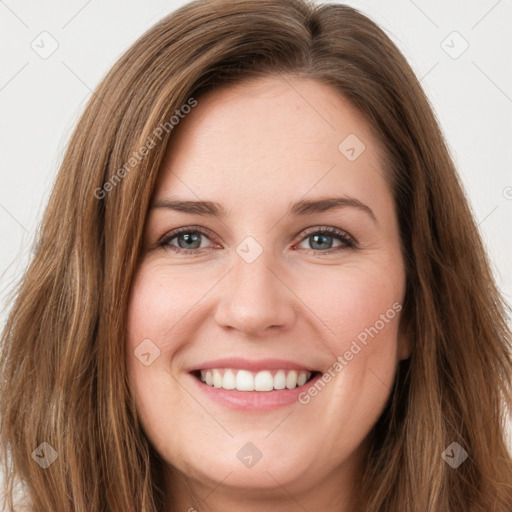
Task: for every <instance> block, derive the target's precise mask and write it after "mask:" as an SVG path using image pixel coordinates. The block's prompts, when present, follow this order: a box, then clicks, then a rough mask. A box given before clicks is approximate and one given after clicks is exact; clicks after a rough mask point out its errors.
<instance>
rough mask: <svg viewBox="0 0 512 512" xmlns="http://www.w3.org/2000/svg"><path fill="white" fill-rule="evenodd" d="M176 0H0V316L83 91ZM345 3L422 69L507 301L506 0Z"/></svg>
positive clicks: (510, 214)
mask: <svg viewBox="0 0 512 512" xmlns="http://www.w3.org/2000/svg"><path fill="white" fill-rule="evenodd" d="M184 3H185V2H183V1H176V0H175V1H170V0H167V1H164V0H144V1H142V0H140V1H134V0H129V1H126V0H124V1H121V0H108V1H105V0H104V1H99V0H89V1H86V0H66V1H64V0H60V1H57V0H53V1H35V0H29V1H25V2H23V3H21V2H16V1H15V0H4V1H2V0H0V47H1V49H2V57H3V60H2V65H1V67H0V108H1V115H0V133H1V139H0V184H1V185H0V229H1V232H0V240H1V246H0V301H1V305H2V306H3V308H2V312H1V313H0V321H1V324H0V325H3V323H4V321H5V311H4V309H5V308H8V307H9V301H8V299H7V295H6V294H7V292H8V291H10V290H11V289H12V286H13V283H14V282H15V280H16V278H17V277H18V276H19V275H20V273H22V271H23V269H24V266H25V265H26V262H27V259H28V257H29V256H30V254H31V243H32V240H33V237H34V234H35V229H36V226H37V224H38V222H39V221H40V219H41V215H42V212H43V210H44V206H45V204H46V201H47V199H48V196H49V192H50V190H51V186H52V183H53V180H54V178H55V175H56V172H57V169H58V165H59V162H60V159H61V157H62V154H63V150H64V148H65V145H66V143H67V140H68V138H69V136H70V134H71V131H72V129H73V128H74V125H75V122H76V120H77V118H78V115H79V113H80V112H81V111H82V109H83V107H84V105H85V102H86V101H87V99H88V98H89V96H90V95H91V91H92V90H94V88H95V87H96V85H97V84H98V82H99V81H100V79H101V78H102V77H103V76H104V74H105V73H106V72H107V71H108V69H109V68H110V67H111V66H112V65H113V64H114V62H115V61H116V60H117V59H118V57H120V55H121V54H122V53H123V52H124V50H126V49H127V48H128V46H129V45H130V44H131V43H133V42H134V41H135V39H136V38H137V37H138V36H139V35H141V34H142V33H143V32H145V31H146V30H147V29H148V28H150V27H151V26H152V25H153V24H154V23H155V22H157V21H158V20H159V19H161V18H162V17H163V16H165V15H166V14H168V13H169V12H171V11H172V10H174V9H175V8H176V7H179V6H181V5H183V4H184ZM346 3H348V4H349V5H352V6H354V7H356V8H359V9H360V10H361V11H362V12H363V13H365V14H367V15H368V16H370V17H371V18H372V19H373V20H375V21H376V22H377V23H378V24H379V25H380V26H382V27H383V28H384V29H385V30H386V32H387V33H388V34H389V35H390V36H391V38H392V39H393V41H395V43H396V44H397V45H398V47H399V48H400V50H401V51H402V52H403V53H404V54H405V55H406V57H407V58H408V60H409V62H410V64H411V66H412V67H413V69H414V71H415V72H416V74H417V76H418V77H419V78H421V83H422V85H423V87H424V88H425V90H426V92H427V95H428V96H429V98H430V100H431V103H432V105H433V107H434V109H435V112H436V115H437V117H438V119H439V122H440V123H441V126H442V129H443V131H444V133H445V135H446V138H447V141H448V144H449V147H450V149H451V151H452V156H453V158H454V160H455V162H456V165H457V168H458V170H459V172H460V174H461V176H462V179H463V182H464V185H465V187H466V190H467V192H468V195H469V199H470V202H471V205H472V208H473V211H474V215H475V218H476V219H477V222H478V223H479V226H480V229H481V232H482V235H483V237H484V241H485V243H486V246H487V248H488V252H489V255H490V258H491V261H492V263H493V270H494V273H495V276H496V280H497V282H498V285H499V286H500V287H501V290H502V291H503V294H504V296H505V298H506V299H507V301H508V302H509V303H510V304H512V272H511V267H512V265H511V261H512V237H511V232H512V230H511V227H512V173H511V162H512V136H511V135H512V133H511V132H512V125H511V119H512V65H511V64H512V63H511V53H512V51H511V50H512V31H511V30H510V27H512V0H499V1H497V0H472V1H462V0H458V1H456V0H451V1H448V2H447V1H441V0H436V1H426V0H414V1H413V0H393V1H387V2H378V1H376V0H374V1H373V2H371V1H349V2H346ZM45 31H46V32H48V33H49V34H50V36H40V34H41V33H42V32H45ZM454 31H456V32H458V34H460V36H461V37H460V36H459V35H457V34H455V35H454V34H453V32H454ZM41 38H46V39H45V40H44V41H45V48H46V49H48V48H50V47H51V46H50V45H51V44H52V39H54V40H55V41H56V43H55V44H58V48H57V50H56V51H55V52H54V53H53V54H52V55H50V56H49V57H48V58H46V59H43V58H41V57H40V55H38V53H36V51H34V49H33V48H32V46H31V45H34V46H35V45H37V44H39V46H42V44H43V43H41ZM443 41H444V42H443ZM466 44H468V45H469V46H468V48H467V50H466V51H465V52H464V53H462V54H461V55H460V56H459V57H458V58H452V57H453V56H457V54H458V53H459V52H460V51H461V50H462V49H463V48H464V47H465V45H466ZM41 51H42V50H41ZM449 53H451V54H452V56H450V55H449Z"/></svg>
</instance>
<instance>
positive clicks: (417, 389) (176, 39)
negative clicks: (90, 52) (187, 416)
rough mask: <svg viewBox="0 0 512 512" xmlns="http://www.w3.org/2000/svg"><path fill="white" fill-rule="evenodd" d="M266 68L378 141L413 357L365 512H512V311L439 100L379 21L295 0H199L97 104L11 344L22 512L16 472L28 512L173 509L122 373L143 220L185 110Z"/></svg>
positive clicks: (9, 400)
mask: <svg viewBox="0 0 512 512" xmlns="http://www.w3.org/2000/svg"><path fill="white" fill-rule="evenodd" d="M269 75H276V76H277V75H280V76H282V77H284V78H286V77H304V78H311V79H314V80H317V81H319V82H322V83H325V84H329V85H331V86H332V87H333V88H335V89H336V90H337V91H339V93H340V94H342V95H344V97H346V98H347V99H348V100H349V101H351V102H352V104H353V105H354V106H355V107H357V108H358V109H359V111H360V113H361V115H363V116H364V118H365V119H366V120H367V122H368V123H369V124H370V126H371V127H372V128H373V129H374V130H375V133H376V134H377V136H378V138H379V141H380V142H381V144H382V147H383V148H385V158H384V159H385V161H384V162H383V166H384V167H385V170H386V177H387V179H388V182H389V186H390V188H391V190H392V191H393V194H394V198H395V204H396V209H397V212H398V217H399V222H400V229H401V240H402V245H403V247H402V248H403V254H404V258H405V262H406V268H407V290H406V298H405V303H404V314H403V324H402V326H401V328H402V329H404V330H405V332H406V334H407V336H408V338H409V339H410V340H411V343H412V355H411V357H410V359H409V360H407V361H403V362H401V363H400V365H399V368H398V372H397V377H396V381H395V386H394V389H393V391H392V393H391V396H390V399H389V402H388V404H387V406H386V409H385V411H384V413H383V414H382V416H381V418H380V419H379V421H378V422H377V424H376V425H375V426H374V428H373V430H372V432H371V434H370V438H369V440H370V442H369V443H368V446H369V448H368V453H367V457H366V459H365V460H366V461H367V465H366V469H365V471H364V474H363V475H361V485H362V489H363V490H362V492H361V496H360V506H359V508H358V510H360V511H365V512H396V511H404V512H405V511H409V512H420V511H421V512H426V511H427V512H434V511H435V512H439V511H442V512H444V511H452V512H459V511H460V512H462V511H464V512H470V511H471V512H476V511H482V512H483V511H485V512H490V511H493V512H510V509H511V508H512V460H511V456H510V453H509V452H508V451H507V445H506V440H505V420H506V418H507V415H508V414H509V413H510V411H511V410H512V389H511V388H512V360H511V355H510V350H511V346H512V341H511V333H510V330H509V329H508V327H507V316H506V315H507V311H506V308H505V304H504V302H503V300H502V298H501V296H500V294H499V292H498V290H497V287H496V285H495V283H494V281H493V277H492V274H491V272H490V270H489V268H490V266H489V262H488V260H487V256H486V253H485V250H484V248H483V245H482V242H481V238H480V236H479V234H478V231H477V227H476V225H475V222H474V220H473V218H472V215H471V211H470V208H469V207H468V201H467V199H466V197H465V194H464V192H463V189H462V187H461V184H460V181H459V179H458V177H457V174H456V171H455V168H454V165H453V163H452V160H451V158H450V155H449V152H448V150H447V147H446V145H445V141H444V140H443V136H442V134H441V132H440V129H439V127H438V124H437V122H436V120H435V117H434V115H433V113H432V109H431V107H430V106H429V103H428V100H427V98H426V97H425V94H424V92H423V91H422V89H421V87H420V85H419V83H418V80H417V79H416V77H415V76H414V74H413V72H412V71H411V68H410V67H409V65H408V64H407V62H406V60H405V59H404V57H403V56H402V55H401V54H400V52H399V50H398V49H397V48H396V47H395V45H394V44H393V43H392V42H391V40H390V39H389V38H388V37H387V36H386V35H385V34H384V32H383V31H382V30H381V29H379V28H378V27H377V26H376V25H375V24H374V23H373V22H372V21H371V20H369V19H368V18H367V17H366V16H364V15H362V14H361V13H359V12H358V11H357V10H355V9H353V8H351V7H348V6H344V5H314V4H312V3H307V2H305V1H301V0H256V1H243V0H225V1H213V0H209V1H208V0H200V1H196V2H192V3H190V4H187V5H185V6H184V7H182V8H180V9H178V10H177V11H175V12H174V13H172V14H171V15H169V16H167V17H166V18H164V19H163V20H162V21H160V22H159V23H157V24H156V25H155V26H154V27H152V28H151V29H150V30H149V31H148V32H146V33H145V34H144V35H143V36H142V37H141V38H140V39H139V40H138V41H137V42H136V43H135V44H134V45H133V46H132V47H131V48H130V49H129V50H128V51H127V52H126V53H125V54H124V55H123V56H122V57H121V58H120V60H119V61H118V62H117V63H116V64H115V66H114V67H113V68H112V70H111V71H110V72H109V73H108V74H107V76H106V77H105V78H104V79H103V80H102V82H101V83H100V84H99V86H98V87H97V89H96V91H95V93H94V94H93V96H92V97H91V99H90V101H89V103H88V105H87V107H86V109H85V112H84V113H83V115H82V117H81V119H80V121H79V122H78V125H77V127H76V129H75V131H74V133H73V135H72V138H71V140H70V142H69V146H68V149H67V152H66V154H65V156H64V159H63V162H62V165H61V168H60V171H59V174H58V177H57V180H56V183H55V186H54V189H53V193H52V195H51V198H50V201H49V204H48V206H47V208H46V211H45V214H44V218H43V221H42V224H41V227H40V231H39V235H38V242H37V247H36V250H35V254H34V257H33V260H32V261H31V263H30V265H29V267H28V270H27V271H26V273H25V274H24V276H23V278H22V280H21V282H20V284H19V286H18V288H17V290H16V296H15V301H14V302H13V306H12V311H11V313H10V316H9V318H8V321H7V324H6V327H5V330H4V332H3V336H2V346H1V350H2V352H1V360H0V365H1V366H0V369H1V387H0V393H1V395H0V400H1V401H0V414H1V424H0V425H1V432H0V441H1V447H2V460H3V465H4V472H5V479H6V481H5V493H6V498H5V499H6V505H7V506H9V507H10V510H13V508H12V507H13V506H14V505H13V500H14V498H13V489H14V486H15V485H16V484H18V483H21V484H22V485H23V487H24V488H25V489H26V490H27V495H28V497H29V499H30V502H31V504H32V505H31V506H32V510H34V511H35V512H42V511H45V512H47V511H49V510H51V511H53V512H70V511H73V512H90V511H93V512H130V511H143V512H163V503H164V495H165V492H172V489H170V490H166V489H164V483H163V481H162V476H161V475H162V468H163V461H162V460H161V458H160V457H159V455H158V454H157V453H156V452H155V451H154V450H153V449H152V447H151V445H150V443H149V441H148V439H147V438H146V437H145V436H144V434H143V432H142V429H141V428H140V425H139V424H138V420H137V415H136V409H135V404H134V402H133V399H132V397H131V396H130V393H129V386H128V381H127V374H126V368H125V365H124V361H125V333H126V310H127V301H128V298H129V293H130V286H131V282H132V277H133V275H134V271H135V269H136V266H137V262H138V256H139V252H140V248H141V238H142V236H141V235H142V233H143V228H144V222H145V218H146V212H147V209H148V205H149V201H150V198H151V195H152V191H153V187H154V184H155V179H156V176H157V173H158V171H159V168H160V164H161V161H162V158H163V155H164V152H165V150H166V147H167V143H168V142H169V139H170V138H171V137H172V129H171V128H172V122H170V121H169V120H170V119H171V118H172V116H173V115H177V114H176V110H178V111H180V112H183V110H182V107H183V106H184V105H187V104H188V105H191V101H197V102H198V103H199V104H200V102H201V94H203V93H204V92H206V91H207V90H209V89H211V88H214V87H220V86H222V85H224V84H234V83H237V82H240V81H243V80H249V79H252V78H255V77H258V76H269ZM143 147H146V151H142V149H141V148H143ZM123 169H124V170H123ZM107 183H108V185H107ZM454 442H456V443H458V446H460V447H461V448H462V449H464V450H465V451H466V452H467V454H468V457H467V459H466V460H465V461H464V462H463V463H462V464H461V465H460V466H459V467H457V468H456V469H455V468H453V467H451V465H450V464H448V463H447V462H446V459H443V457H442V454H443V453H444V452H445V450H446V449H447V448H449V447H450V445H451V444H452V443H454ZM42 443H48V445H49V446H48V445H44V444H43V445H42ZM41 445H42V446H41ZM49 447H51V448H52V449H53V450H54V452H55V453H54V452H52V451H51V450H50V448H49ZM36 448H37V449H38V451H37V450H36ZM35 450H36V456H35V457H34V455H33V454H34V451H35ZM41 450H43V452H41ZM44 450H46V453H45V452H44ZM452 450H453V446H452ZM457 450H459V448H457ZM48 453H50V454H53V455H55V454H57V458H56V460H54V461H53V463H51V464H50V465H49V466H48V467H47V468H45V469H43V468H42V467H41V466H40V464H37V462H36V457H37V456H38V455H39V456H40V457H43V456H44V457H49V455H48ZM458 453H462V452H460V451H459V452H458ZM449 456H451V453H450V455H449Z"/></svg>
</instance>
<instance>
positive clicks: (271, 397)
mask: <svg viewBox="0 0 512 512" xmlns="http://www.w3.org/2000/svg"><path fill="white" fill-rule="evenodd" d="M188 375H189V376H190V378H191V379H193V380H194V382H195V383H196V386H199V389H200V390H201V391H202V392H203V393H204V394H205V395H206V396H207V397H208V398H209V399H211V400H213V401H215V402H218V403H220V404H222V405H224V406H226V407H229V408H231V409H237V410H254V411H271V410H274V409H279V408H280V407H285V406H287V405H290V404H293V403H295V402H297V401H298V397H299V395H300V394H301V393H303V392H304V391H306V390H307V389H308V388H309V387H310V386H312V385H313V384H315V382H316V381H317V380H318V379H320V377H321V376H322V374H321V373H318V374H317V375H315V376H314V377H313V378H312V379H311V380H310V381H308V382H306V384H304V385H303V386H300V387H297V388H295V389H282V390H274V391H237V390H236V389H234V390H228V389H223V388H216V387H213V386H208V385H207V384H205V383H204V382H202V381H200V380H199V379H198V378H197V377H195V376H194V375H192V374H188Z"/></svg>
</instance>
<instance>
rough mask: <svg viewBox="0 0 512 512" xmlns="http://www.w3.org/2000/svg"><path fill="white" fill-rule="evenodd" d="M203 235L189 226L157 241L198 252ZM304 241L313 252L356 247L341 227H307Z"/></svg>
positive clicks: (175, 249) (182, 250)
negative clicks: (335, 242) (333, 244)
mask: <svg viewBox="0 0 512 512" xmlns="http://www.w3.org/2000/svg"><path fill="white" fill-rule="evenodd" d="M203 237H204V238H209V232H207V231H205V230H204V229H203V228H199V227H197V228H196V227H195V226H189V227H184V228H179V229H176V230H174V231H172V232H171V233H169V234H167V235H166V236H165V237H164V238H163V239H162V240H160V241H159V242H158V245H159V246H160V247H162V248H164V249H169V250H171V251H173V252H175V253H178V254H180V255H186V254H198V253H201V252H203V250H204V249H207V248H208V247H207V246H206V247H205V246H204V245H203V244H202V240H201V239H202V238H203ZM332 239H335V240H338V241H339V242H340V244H339V245H338V246H337V247H332ZM306 241H309V242H310V244H311V246H312V248H311V249H307V248H306V250H307V251H313V252H314V253H326V252H328V253H331V252H336V251H340V250H343V249H354V248H356V241H355V239H354V238H353V237H351V236H350V235H349V234H348V233H346V232H345V231H343V230H341V229H338V228H334V227H329V226H325V227H312V228H308V229H307V230H305V231H304V232H303V236H302V239H301V243H304V242H306ZM174 242H176V243H174ZM329 246H331V247H329Z"/></svg>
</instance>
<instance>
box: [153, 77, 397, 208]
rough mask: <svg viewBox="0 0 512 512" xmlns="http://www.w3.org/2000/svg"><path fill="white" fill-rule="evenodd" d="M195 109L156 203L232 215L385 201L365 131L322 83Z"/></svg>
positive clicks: (273, 83) (293, 84) (230, 95)
mask: <svg viewBox="0 0 512 512" xmlns="http://www.w3.org/2000/svg"><path fill="white" fill-rule="evenodd" d="M197 101H198V104H197V106H196V107H195V108H194V109H193V110H192V111H191V112H190V113H189V114H187V115H186V116H185V117H184V118H183V119H182V120H181V121H180V123H179V125H178V126H177V127H176V128H175V129H174V132H173V134H172V138H171V142H170V144H169V147H168V149H167V153H166V157H165V159H164V162H163V164H162V167H161V170H160V176H159V180H158V183H157V188H156V190H155V196H156V197H157V198H158V199H162V198H164V197H167V196H169V195H171V194H172V195H177V196H179V197H186V198H189V199H198V198H201V199H202V198H207V199H211V200H215V201H219V202H222V203H229V206H232V207H235V208H236V207H237V205H238V206H241V207H242V206H243V205H244V204H246V205H247V201H248V200H250V201H251V204H253V205H254V206H255V207H256V205H259V206H261V204H262V203H263V204H268V203H269V199H270V197H274V198H276V197H277V196H279V197H280V198H282V200H283V202H284V203H287V202H289V200H292V199H293V200H296V199H298V198H300V197H302V196H304V195H307V194H308V193H310V192H311V193H314V194H316V195H327V194H329V195H332V193H333V192H337V193H339V194H346V195H351V196H353V195H355V196H359V198H360V199H361V200H365V201H370V202H372V201H373V202H375V201H377V202H379V201H382V196H383V194H386V193H388V194H389V191H388V190H387V184H386V182H385V180H384V179H383V171H382V169H381V164H380V157H379V155H380V148H379V145H378V141H377V139H376V137H375V136H374V135H373V133H372V130H371V127H370V126H369V125H368V124H367V123H366V122H365V120H364V119H363V117H362V116H361V114H360V113H359V112H358V111H357V109H355V108H354V107H353V106H352V105H351V104H350V102H348V101H347V100H346V99H345V98H344V97H343V96H342V95H341V94H340V93H339V92H337V91H336V90H335V89H334V88H332V87H330V86H328V85H325V84H322V83H320V82H318V81H315V80H311V79H298V78H294V79H290V78H281V77H272V78H270V77H269V78H259V79H255V80H252V81H250V82H248V83H244V84H237V85H232V86H229V87H223V88H219V89H214V90H212V91H210V92H208V93H207V94H205V95H203V96H201V97H199V98H198V100H197Z"/></svg>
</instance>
